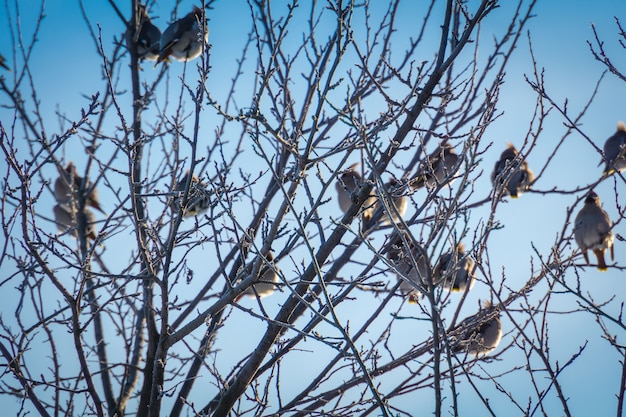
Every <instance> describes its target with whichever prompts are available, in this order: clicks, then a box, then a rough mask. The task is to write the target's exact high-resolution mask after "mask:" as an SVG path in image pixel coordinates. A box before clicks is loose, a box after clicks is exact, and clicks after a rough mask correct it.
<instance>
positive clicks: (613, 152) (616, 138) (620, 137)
mask: <svg viewBox="0 0 626 417" xmlns="http://www.w3.org/2000/svg"><path fill="white" fill-rule="evenodd" d="M602 161H604V162H605V163H606V168H604V172H603V173H602V174H603V175H605V176H608V175H611V174H613V173H614V172H615V171H616V170H617V171H619V172H622V171H624V170H626V126H625V125H624V122H619V123H618V124H617V132H615V134H614V135H613V136H611V137H610V138H608V139H607V140H606V142H604V158H603V159H602ZM602 161H600V164H602Z"/></svg>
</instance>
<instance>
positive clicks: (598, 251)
mask: <svg viewBox="0 0 626 417" xmlns="http://www.w3.org/2000/svg"><path fill="white" fill-rule="evenodd" d="M593 253H594V254H595V255H596V258H598V271H602V272H605V271H607V270H608V269H609V268H608V267H607V266H606V262H605V261H604V249H594V250H593Z"/></svg>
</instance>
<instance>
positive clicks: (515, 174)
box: [491, 143, 535, 198]
mask: <svg viewBox="0 0 626 417" xmlns="http://www.w3.org/2000/svg"><path fill="white" fill-rule="evenodd" d="M517 154H518V152H517V149H515V146H513V144H512V143H508V144H507V148H506V149H505V150H504V152H502V154H501V155H500V159H499V160H498V162H496V164H495V166H494V168H493V172H492V173H491V183H492V184H493V186H494V187H497V186H499V185H502V186H503V190H504V191H503V194H504V195H507V194H508V195H510V196H511V198H518V197H519V196H520V195H522V193H524V191H527V190H528V189H529V188H530V184H531V183H532V182H533V181H534V180H535V174H534V173H533V171H532V170H531V169H530V168H529V167H528V162H526V160H523V161H521V162H519V163H518V162H516V161H515V158H516V157H517ZM518 164H519V165H518Z"/></svg>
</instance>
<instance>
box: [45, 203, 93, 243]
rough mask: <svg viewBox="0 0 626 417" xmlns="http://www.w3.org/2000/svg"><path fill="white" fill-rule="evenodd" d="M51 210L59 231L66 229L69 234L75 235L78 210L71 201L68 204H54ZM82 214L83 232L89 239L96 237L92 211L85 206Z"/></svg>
mask: <svg viewBox="0 0 626 417" xmlns="http://www.w3.org/2000/svg"><path fill="white" fill-rule="evenodd" d="M52 211H53V212H54V220H55V222H56V224H57V229H58V230H59V231H60V232H65V231H67V229H71V230H70V235H71V236H73V237H76V234H77V233H76V228H77V227H78V212H77V210H76V209H75V208H73V206H72V205H71V203H69V204H56V205H55V206H54V207H53V209H52ZM83 214H84V215H85V224H86V227H85V229H86V230H85V232H86V235H87V237H88V238H89V239H91V240H95V239H96V226H95V221H96V219H95V216H94V215H93V211H91V210H89V209H88V208H85V209H84V210H83Z"/></svg>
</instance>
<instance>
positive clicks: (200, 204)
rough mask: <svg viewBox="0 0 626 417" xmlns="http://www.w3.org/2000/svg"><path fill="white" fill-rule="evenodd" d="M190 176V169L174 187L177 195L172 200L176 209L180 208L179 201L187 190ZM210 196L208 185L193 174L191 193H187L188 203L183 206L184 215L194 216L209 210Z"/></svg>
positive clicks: (190, 185) (190, 186)
mask: <svg viewBox="0 0 626 417" xmlns="http://www.w3.org/2000/svg"><path fill="white" fill-rule="evenodd" d="M188 178H189V171H187V172H186V173H185V175H184V176H183V177H182V178H181V179H180V181H178V182H177V183H176V188H175V189H174V191H176V196H175V197H174V199H173V200H172V202H173V207H174V209H178V208H179V204H180V203H179V202H180V200H181V198H182V193H183V192H184V191H185V186H186V185H187V179H188ZM209 197H210V194H209V192H208V190H207V189H206V185H205V184H204V183H203V182H201V181H200V180H199V179H198V177H196V176H195V175H192V177H191V182H190V184H189V193H188V194H187V204H186V205H185V207H183V217H193V216H197V215H200V214H202V213H204V212H205V211H207V210H208V209H209V206H210V204H211V201H210V199H209Z"/></svg>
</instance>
